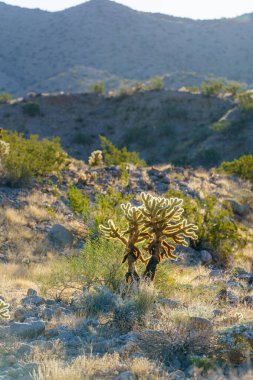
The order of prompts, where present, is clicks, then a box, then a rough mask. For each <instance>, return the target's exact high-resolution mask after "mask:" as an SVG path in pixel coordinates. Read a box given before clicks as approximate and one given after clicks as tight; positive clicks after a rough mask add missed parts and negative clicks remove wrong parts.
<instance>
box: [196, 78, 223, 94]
mask: <svg viewBox="0 0 253 380" xmlns="http://www.w3.org/2000/svg"><path fill="white" fill-rule="evenodd" d="M222 88H223V83H222V82H221V81H210V82H208V83H203V84H202V86H201V90H202V93H203V94H204V95H205V96H211V95H214V96H218V95H219V94H220V92H221V90H222Z"/></svg>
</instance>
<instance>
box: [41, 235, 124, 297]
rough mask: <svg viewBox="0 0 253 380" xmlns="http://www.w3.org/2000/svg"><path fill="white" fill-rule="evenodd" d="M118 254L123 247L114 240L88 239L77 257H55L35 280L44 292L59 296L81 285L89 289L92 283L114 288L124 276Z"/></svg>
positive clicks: (120, 253) (121, 255)
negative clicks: (48, 268)
mask: <svg viewBox="0 0 253 380" xmlns="http://www.w3.org/2000/svg"><path fill="white" fill-rule="evenodd" d="M119 257H123V249H122V247H121V245H120V244H118V243H117V242H116V243H115V242H110V241H107V240H105V239H101V238H98V239H94V240H91V239H88V240H87V241H86V243H85V245H84V247H83V249H82V252H81V254H80V255H79V256H78V257H77V256H71V255H69V256H67V257H62V258H60V259H58V260H57V261H56V262H55V263H54V264H52V269H51V273H50V274H49V275H48V276H46V277H45V276H41V277H40V278H39V279H38V280H39V282H40V283H41V284H42V288H43V291H44V293H47V294H51V295H52V296H54V297H55V298H60V299H61V298H62V297H64V294H65V292H68V291H69V290H71V289H72V290H74V289H80V290H82V289H83V287H85V288H86V289H87V290H88V291H89V290H90V289H91V288H93V287H95V286H105V287H107V288H108V289H110V290H112V291H115V290H117V289H119V287H120V284H121V283H122V280H123V278H124V271H123V268H122V266H121V261H120V260H119Z"/></svg>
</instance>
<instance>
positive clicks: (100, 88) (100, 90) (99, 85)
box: [90, 81, 105, 95]
mask: <svg viewBox="0 0 253 380" xmlns="http://www.w3.org/2000/svg"><path fill="white" fill-rule="evenodd" d="M90 91H92V92H94V93H95V94H101V95H104V94H105V82H104V81H101V82H96V83H94V84H93V85H91V86H90Z"/></svg>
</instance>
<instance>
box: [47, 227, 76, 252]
mask: <svg viewBox="0 0 253 380" xmlns="http://www.w3.org/2000/svg"><path fill="white" fill-rule="evenodd" d="M48 240H49V241H50V242H51V243H52V244H53V245H54V246H57V247H59V248H63V247H66V246H72V244H73V241H74V237H73V234H72V232H70V231H69V230H67V229H66V228H65V227H64V226H62V225H61V224H55V225H54V226H53V227H52V228H51V230H50V231H49V233H48Z"/></svg>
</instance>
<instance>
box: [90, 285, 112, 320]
mask: <svg viewBox="0 0 253 380" xmlns="http://www.w3.org/2000/svg"><path fill="white" fill-rule="evenodd" d="M116 305H117V297H116V295H115V294H114V293H112V292H111V291H110V290H109V289H107V288H105V287H100V288H98V289H96V290H95V289H92V290H91V291H90V292H89V293H88V294H86V296H85V299H84V308H85V311H86V314H87V315H91V316H97V315H99V314H103V313H108V312H112V311H114V310H115V308H116Z"/></svg>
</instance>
